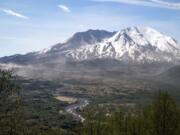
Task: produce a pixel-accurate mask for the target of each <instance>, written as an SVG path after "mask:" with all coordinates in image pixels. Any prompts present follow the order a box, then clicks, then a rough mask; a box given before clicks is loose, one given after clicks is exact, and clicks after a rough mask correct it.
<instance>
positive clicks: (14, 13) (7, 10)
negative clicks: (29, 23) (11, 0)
mask: <svg viewBox="0 0 180 135" xmlns="http://www.w3.org/2000/svg"><path fill="white" fill-rule="evenodd" d="M0 10H1V11H2V12H4V13H6V14H8V15H11V16H15V17H18V18H21V19H29V17H27V16H24V15H22V14H20V13H17V12H15V11H13V10H10V9H3V8H2V9H1V8H0Z"/></svg>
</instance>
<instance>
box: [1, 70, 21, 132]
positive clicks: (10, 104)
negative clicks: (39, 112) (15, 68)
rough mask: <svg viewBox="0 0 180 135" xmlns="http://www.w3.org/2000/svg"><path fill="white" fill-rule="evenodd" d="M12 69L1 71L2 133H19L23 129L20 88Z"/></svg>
mask: <svg viewBox="0 0 180 135" xmlns="http://www.w3.org/2000/svg"><path fill="white" fill-rule="evenodd" d="M12 79H13V76H12V72H11V71H0V112H1V113H0V135H19V134H21V133H22V132H23V129H22V108H21V97H20V91H19V90H20V88H19V87H18V86H16V85H15V84H14V83H13V82H12Z"/></svg>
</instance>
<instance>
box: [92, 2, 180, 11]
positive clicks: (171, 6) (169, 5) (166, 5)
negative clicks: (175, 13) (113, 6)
mask: <svg viewBox="0 0 180 135" xmlns="http://www.w3.org/2000/svg"><path fill="white" fill-rule="evenodd" d="M93 1H98V2H117V3H125V4H132V5H140V6H149V7H161V8H168V9H175V10H180V2H176V3H175V2H174V3H173V2H167V1H163V0H93Z"/></svg>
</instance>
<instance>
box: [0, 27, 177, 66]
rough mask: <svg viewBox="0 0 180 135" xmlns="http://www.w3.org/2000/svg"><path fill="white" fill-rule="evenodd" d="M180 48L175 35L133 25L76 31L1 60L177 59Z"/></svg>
mask: <svg viewBox="0 0 180 135" xmlns="http://www.w3.org/2000/svg"><path fill="white" fill-rule="evenodd" d="M179 54H180V49H179V46H178V43H177V41H176V40H174V39H173V38H171V37H169V36H166V35H163V34H162V33H160V32H158V31H156V30H155V29H152V28H149V27H129V28H126V29H123V30H121V31H118V32H108V31H104V30H88V31H86V32H79V33H76V34H74V35H73V36H72V37H71V38H70V39H69V40H67V42H66V43H59V44H56V45H54V46H52V47H51V48H50V49H44V50H42V51H39V52H32V53H28V54H26V55H14V56H8V57H3V58H1V59H0V62H1V63H16V64H30V63H39V62H40V63H42V62H45V63H47V62H48V61H56V62H59V61H61V60H62V59H63V60H64V59H66V60H71V61H84V60H93V59H106V58H107V59H114V60H118V61H121V62H122V61H123V62H136V63H137V62H138V63H151V62H177V61H178V60H179V58H180V57H179V56H180V55H179Z"/></svg>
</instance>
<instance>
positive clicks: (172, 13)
mask: <svg viewBox="0 0 180 135" xmlns="http://www.w3.org/2000/svg"><path fill="white" fill-rule="evenodd" d="M136 25H137V26H150V27H153V28H155V29H157V30H159V31H160V32H162V33H164V34H166V35H169V36H172V37H174V38H175V39H176V40H178V41H180V0H0V56H5V55H11V54H16V53H26V52H30V51H36V50H40V49H42V48H46V47H49V46H51V45H53V44H55V43H59V42H64V41H65V40H66V39H67V38H69V37H70V36H71V35H72V34H73V33H75V32H77V31H84V30H87V29H105V30H110V31H115V30H116V31H117V30H121V29H122V28H125V27H128V26H136Z"/></svg>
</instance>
